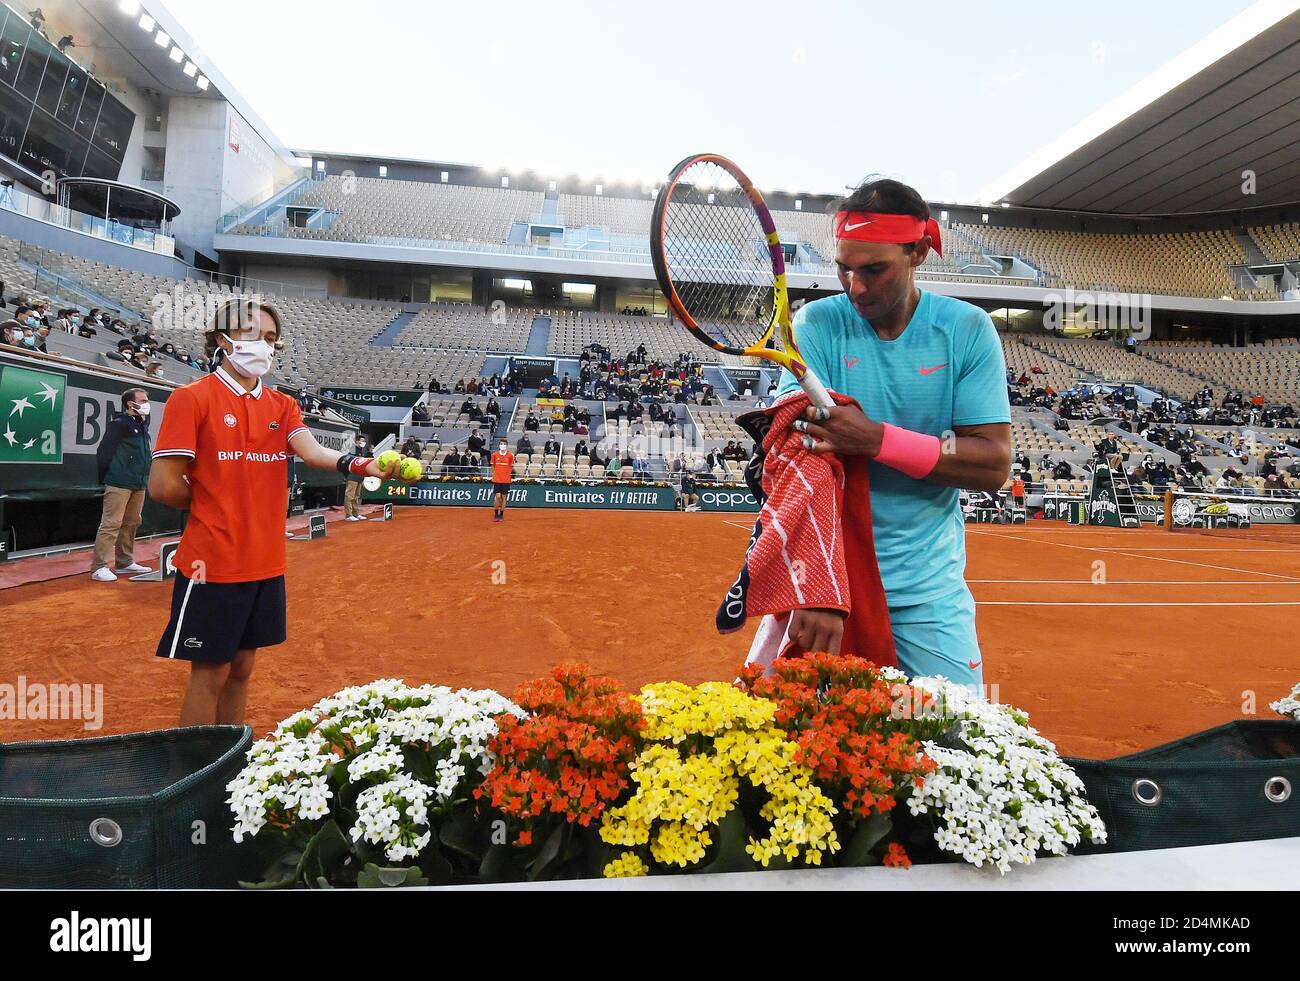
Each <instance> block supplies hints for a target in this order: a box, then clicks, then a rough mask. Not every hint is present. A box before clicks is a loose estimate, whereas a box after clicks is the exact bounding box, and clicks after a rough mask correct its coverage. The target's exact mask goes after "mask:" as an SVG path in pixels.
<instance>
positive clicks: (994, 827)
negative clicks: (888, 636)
mask: <svg viewBox="0 0 1300 981" xmlns="http://www.w3.org/2000/svg"><path fill="white" fill-rule="evenodd" d="M912 684H913V686H914V687H916V688H919V689H921V690H922V691H924V692H925V693H927V694H928V695H931V696H934V698H935V699H936V700H937V701H938V703H939V704H940V705H941V706H942V707H943V710H944V712H945V717H946V718H950V719H952V720H953V721H954V722H955V724H956V735H957V737H958V740H959V741H960V742H961V743H962V744H963V747H964V748H958V749H953V748H949V747H946V746H940V745H937V744H935V743H926V744H925V752H926V755H928V756H929V757H930V758H931V759H933V760H934V761H935V762H936V763H937V764H938V765H939V768H938V770H936V771H935V772H934V773H932V774H930V775H929V776H927V777H925V778H924V780H922V781H920V783H921V786H917V787H914V789H913V793H912V795H911V797H910V798H909V799H908V802H907V805H908V809H909V810H910V811H911V813H912V814H913V815H914V816H919V815H922V814H930V815H933V816H934V817H936V818H937V819H938V821H939V827H938V829H937V830H936V832H935V836H934V837H935V843H936V844H937V845H938V846H939V848H941V849H942V850H943V851H946V852H949V853H951V854H954V855H957V856H959V857H960V858H961V859H962V860H963V861H966V862H969V863H970V864H972V865H974V866H976V867H977V868H983V867H984V865H986V864H989V865H992V866H994V867H995V868H997V869H998V871H999V872H1001V873H1003V874H1006V873H1007V872H1009V871H1010V870H1011V866H1012V865H1016V864H1020V865H1029V864H1032V863H1033V862H1034V861H1035V860H1036V859H1037V857H1038V856H1039V855H1040V854H1052V855H1064V854H1067V852H1068V851H1069V849H1070V848H1071V847H1072V846H1077V845H1079V844H1081V843H1083V842H1084V841H1085V840H1087V841H1093V842H1097V843H1101V842H1104V841H1105V840H1106V829H1105V826H1104V825H1103V824H1102V821H1101V817H1100V816H1099V815H1098V813H1097V811H1096V809H1095V808H1093V807H1092V805H1090V804H1088V802H1087V801H1086V800H1085V799H1084V798H1083V796H1082V793H1083V789H1084V788H1083V781H1082V780H1080V779H1079V776H1078V774H1076V773H1075V772H1074V771H1073V770H1072V769H1070V767H1069V766H1067V765H1066V763H1065V761H1064V760H1062V759H1061V757H1060V756H1059V754H1058V753H1057V750H1056V747H1055V746H1054V745H1052V743H1051V742H1049V741H1048V740H1047V739H1044V738H1043V737H1042V736H1041V735H1040V734H1039V733H1038V732H1036V731H1035V730H1034V729H1032V728H1030V726H1029V720H1028V718H1027V717H1026V716H1025V715H1024V714H1023V713H1022V712H1019V711H1017V710H1015V709H1013V708H1010V707H1007V706H1000V705H992V704H990V703H989V702H987V701H985V700H984V699H983V698H980V697H978V696H977V695H975V694H974V693H973V692H971V691H970V690H968V689H966V688H963V687H961V686H958V685H954V684H953V683H951V682H949V681H947V680H946V679H944V678H919V679H917V680H915V681H913V682H912Z"/></svg>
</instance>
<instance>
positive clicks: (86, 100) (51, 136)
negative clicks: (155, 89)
mask: <svg viewBox="0 0 1300 981" xmlns="http://www.w3.org/2000/svg"><path fill="white" fill-rule="evenodd" d="M0 19H3V21H4V26H3V27H0V153H3V154H4V155H5V156H6V157H9V158H10V159H11V160H14V161H16V162H18V163H19V164H21V165H22V166H24V167H26V168H27V169H28V170H30V171H32V172H33V173H36V174H44V173H45V172H46V171H53V172H54V173H55V174H56V175H58V176H59V177H100V178H107V179H109V180H117V178H118V176H119V175H120V173H121V169H122V158H123V156H125V154H126V147H127V144H128V143H129V142H130V139H131V130H132V128H133V127H134V126H135V113H134V112H132V111H131V110H130V109H129V108H127V107H126V106H125V105H123V104H122V102H121V101H120V100H119V99H117V98H116V97H115V96H114V95H113V94H112V93H111V92H109V91H108V89H107V88H105V87H104V86H103V85H102V84H101V83H100V82H98V81H97V80H95V79H94V78H92V77H91V76H90V75H88V74H87V73H86V72H85V71H84V70H83V69H82V68H80V67H79V66H77V65H75V64H73V63H72V61H71V60H69V59H68V58H66V57H65V56H64V55H62V54H60V53H59V51H58V49H57V48H56V47H55V46H54V45H53V44H51V43H50V41H49V40H48V39H47V38H45V37H44V36H43V35H42V34H40V33H39V32H38V31H35V30H33V29H32V27H31V25H30V24H28V23H27V21H25V20H24V19H23V18H22V17H21V16H20V15H19V14H18V13H16V12H15V11H13V10H11V9H9V8H8V7H0Z"/></svg>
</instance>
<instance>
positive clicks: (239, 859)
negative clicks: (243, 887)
mask: <svg viewBox="0 0 1300 981" xmlns="http://www.w3.org/2000/svg"><path fill="white" fill-rule="evenodd" d="M252 736H253V733H252V730H251V729H247V728H244V727H217V726H210V727H207V728H195V729H185V730H178V731H172V732H154V733H144V734H140V735H134V736H110V737H107V738H99V739H88V740H81V741H77V742H46V743H18V744H11V745H7V746H2V747H0V757H3V760H4V766H3V767H0V828H3V829H4V834H0V888H4V889H106V888H107V889H233V888H236V887H237V886H238V884H239V881H240V880H241V879H254V878H256V877H257V872H258V864H259V863H258V861H257V855H256V852H255V851H254V849H253V848H252V847H251V846H249V845H245V846H243V847H237V846H236V845H235V843H234V840H233V838H232V837H231V834H230V827H231V824H232V823H233V818H232V816H231V813H230V807H229V806H228V805H227V804H226V797H227V796H228V795H227V792H226V785H227V784H228V783H230V781H231V780H233V779H234V778H235V776H236V775H238V773H239V771H240V770H241V769H242V768H243V766H244V759H245V756H246V754H247V752H248V747H249V745H250V744H251V742H252Z"/></svg>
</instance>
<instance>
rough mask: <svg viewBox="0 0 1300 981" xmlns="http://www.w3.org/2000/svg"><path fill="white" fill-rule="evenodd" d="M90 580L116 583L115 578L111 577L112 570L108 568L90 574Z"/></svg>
mask: <svg viewBox="0 0 1300 981" xmlns="http://www.w3.org/2000/svg"><path fill="white" fill-rule="evenodd" d="M90 578H91V579H93V580H95V582H117V576H115V575H113V570H112V569H110V568H108V566H105V567H104V568H102V569H97V570H96V571H95V572H92V573H91V574H90Z"/></svg>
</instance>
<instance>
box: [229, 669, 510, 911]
mask: <svg viewBox="0 0 1300 981" xmlns="http://www.w3.org/2000/svg"><path fill="white" fill-rule="evenodd" d="M520 715H522V710H521V709H520V708H519V707H518V706H516V705H514V704H513V703H512V702H510V701H509V700H508V699H506V698H504V697H502V696H501V695H499V694H497V693H496V692H494V691H452V690H451V689H449V688H435V687H431V686H430V687H423V688H412V687H409V686H407V685H405V684H404V683H402V682H400V681H392V680H388V681H377V682H375V683H374V684H371V685H366V686H364V687H359V688H349V689H347V690H345V691H341V692H339V693H338V694H336V695H333V696H331V697H329V698H326V699H324V700H322V701H321V702H319V703H318V704H316V705H315V706H314V707H313V708H311V709H309V710H307V711H305V712H301V713H299V714H297V715H295V716H293V717H291V718H289V719H286V720H285V721H284V722H282V723H280V725H279V726H277V727H276V729H275V731H274V732H273V733H272V734H271V735H270V736H269V737H268V738H266V739H262V740H259V741H258V742H256V743H255V744H254V745H253V746H252V748H251V749H250V750H249V755H248V762H247V765H246V766H245V767H244V769H243V770H242V771H241V772H240V774H239V776H238V777H236V778H235V780H234V781H232V782H231V783H230V785H229V786H228V787H227V788H226V789H227V790H229V791H230V793H231V797H230V799H229V804H230V806H231V809H232V810H233V812H234V815H235V827H234V837H235V841H236V842H240V841H243V840H244V839H245V838H253V839H255V840H256V841H257V843H258V844H259V845H261V846H262V847H263V849H264V850H265V851H267V852H269V853H270V862H269V865H268V869H267V872H266V874H265V876H264V880H263V882H262V885H263V886H265V887H272V886H290V885H295V884H305V885H308V886H313V887H314V886H334V885H379V884H383V881H385V880H393V881H400V882H404V883H412V882H426V881H427V882H447V881H451V880H452V878H453V877H454V876H456V875H457V874H465V875H469V874H472V872H473V870H472V869H470V868H468V864H467V863H468V859H469V858H470V857H472V856H474V853H475V850H476V846H475V845H474V843H473V839H474V838H475V836H476V832H475V820H474V815H473V814H472V812H471V811H472V808H471V807H470V806H469V804H468V802H469V799H470V797H471V794H472V793H473V791H474V789H475V788H476V787H477V786H478V785H479V783H481V781H482V780H483V778H484V777H485V776H486V775H487V773H488V772H490V771H491V770H492V768H493V766H494V765H495V759H494V758H493V756H492V754H491V751H490V750H489V748H488V744H489V742H490V741H491V739H492V738H493V737H494V736H495V735H496V733H497V726H498V723H497V719H498V717H501V718H515V717H518V716H520ZM435 841H436V844H435ZM431 846H432V847H431ZM403 863H410V865H411V867H409V868H401V869H396V870H395V869H394V866H400V865H403ZM394 871H395V872H396V873H397V874H396V875H394V874H393V873H394Z"/></svg>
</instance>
